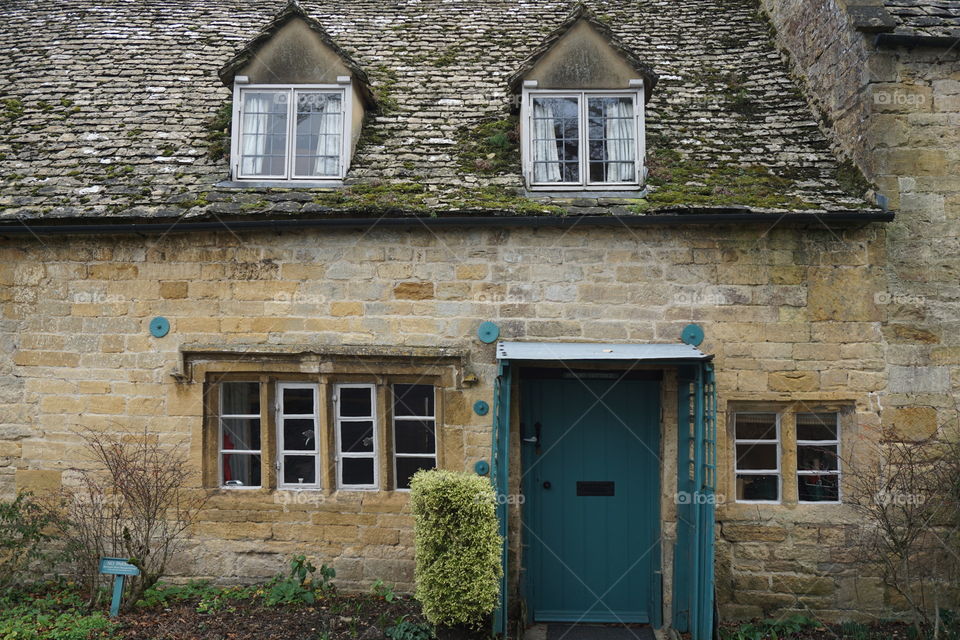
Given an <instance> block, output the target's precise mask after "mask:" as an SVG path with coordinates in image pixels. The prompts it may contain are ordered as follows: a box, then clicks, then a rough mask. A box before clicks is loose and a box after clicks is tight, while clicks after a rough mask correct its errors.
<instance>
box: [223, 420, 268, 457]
mask: <svg viewBox="0 0 960 640" xmlns="http://www.w3.org/2000/svg"><path fill="white" fill-rule="evenodd" d="M220 423H221V424H222V425H223V427H222V430H221V433H222V435H223V442H221V443H220V448H221V449H242V450H246V451H259V450H260V418H221V419H220Z"/></svg>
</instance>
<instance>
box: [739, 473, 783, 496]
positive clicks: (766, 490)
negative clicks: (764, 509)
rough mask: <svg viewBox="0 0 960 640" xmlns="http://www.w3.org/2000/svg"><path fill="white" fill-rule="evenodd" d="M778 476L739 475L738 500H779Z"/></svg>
mask: <svg viewBox="0 0 960 640" xmlns="http://www.w3.org/2000/svg"><path fill="white" fill-rule="evenodd" d="M779 499H780V482H779V478H778V476H775V475H767V476H737V500H773V501H776V500H779Z"/></svg>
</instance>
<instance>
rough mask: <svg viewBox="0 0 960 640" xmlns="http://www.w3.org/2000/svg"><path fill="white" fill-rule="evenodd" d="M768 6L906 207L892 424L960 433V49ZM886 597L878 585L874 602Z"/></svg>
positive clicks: (793, 51)
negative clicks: (902, 40) (879, 36)
mask: <svg viewBox="0 0 960 640" xmlns="http://www.w3.org/2000/svg"><path fill="white" fill-rule="evenodd" d="M762 4H763V8H764V10H765V11H766V13H767V14H768V16H769V18H770V20H771V22H772V24H773V26H774V27H775V29H776V40H777V43H778V44H779V45H780V46H781V47H782V49H783V50H784V51H785V52H786V53H787V54H788V55H789V57H790V60H791V63H792V69H793V71H794V73H795V74H796V75H797V76H799V77H801V78H802V80H803V84H804V85H805V87H806V89H807V93H808V97H809V99H810V101H811V103H812V104H813V105H814V106H815V107H816V108H817V109H818V110H819V113H820V114H821V116H822V122H823V124H824V126H825V128H826V129H827V130H828V131H829V133H830V134H831V135H832V137H833V140H834V144H835V146H837V147H838V148H839V149H842V150H843V151H845V152H846V153H848V154H850V156H851V157H852V158H853V159H854V160H855V161H856V163H857V165H859V166H860V167H861V168H862V169H863V171H864V173H865V175H866V177H867V179H868V180H870V181H871V182H873V183H875V185H876V187H877V188H878V192H879V193H880V194H882V195H883V196H886V198H887V199H888V201H889V204H890V207H891V208H893V209H895V210H896V211H897V218H896V220H895V221H894V222H893V223H891V224H890V225H889V226H888V229H887V230H888V233H887V236H886V240H885V241H886V243H887V257H888V261H887V263H886V265H885V267H884V270H883V276H882V277H883V280H884V281H885V286H884V292H883V294H882V300H878V302H882V303H883V304H881V305H880V307H879V308H880V310H881V313H882V319H883V325H882V334H883V335H882V340H880V341H879V342H880V343H881V344H882V345H883V359H884V361H885V372H886V377H887V380H888V386H887V387H886V388H882V389H878V391H877V400H878V402H879V404H880V405H881V406H882V411H881V414H880V415H881V423H882V426H883V428H884V430H885V432H886V434H887V435H888V437H891V438H899V439H906V440H923V439H925V438H950V437H957V435H958V433H960V431H958V428H957V421H958V413H957V409H958V398H960V335H958V331H957V329H958V327H960V306H958V300H960V281H958V279H957V274H958V273H960V252H958V250H957V249H958V246H960V225H958V219H960V126H958V125H960V51H958V48H957V47H953V48H951V49H947V48H942V47H941V48H923V47H918V48H909V49H908V48H902V47H901V48H878V47H877V46H875V40H874V36H873V35H872V34H865V33H861V32H859V31H856V30H854V28H853V26H852V20H851V18H850V13H849V9H848V7H847V6H846V5H852V4H859V5H872V4H877V5H879V4H881V3H873V2H857V3H853V2H845V1H844V0H817V1H816V2H812V3H807V2H805V3H795V2H789V1H786V0H763V2H762ZM786 529H787V531H786V533H785V534H784V535H787V536H788V538H787V539H789V535H791V534H790V528H789V526H788V527H787V528H786ZM878 592H879V587H876V588H874V587H871V588H870V590H869V593H872V594H873V595H871V596H870V598H871V599H878V598H879V595H878ZM891 597H892V596H890V594H887V600H888V602H889V601H890V599H891Z"/></svg>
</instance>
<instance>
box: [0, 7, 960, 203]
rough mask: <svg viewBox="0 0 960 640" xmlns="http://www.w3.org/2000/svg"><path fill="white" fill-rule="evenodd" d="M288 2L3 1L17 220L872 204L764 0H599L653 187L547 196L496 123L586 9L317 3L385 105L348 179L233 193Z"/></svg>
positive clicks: (8, 170)
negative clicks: (621, 53)
mask: <svg viewBox="0 0 960 640" xmlns="http://www.w3.org/2000/svg"><path fill="white" fill-rule="evenodd" d="M890 1H891V2H893V1H895V0H890ZM936 4H938V5H941V4H946V5H950V4H956V3H951V2H945V3H944V2H941V3H936ZM284 6H285V3H284V2H282V1H280V0H268V1H265V0H234V1H232V2H230V3H209V2H203V1H202V0H163V1H161V0H144V1H142V2H136V3H131V2H126V1H123V0H72V1H71V2H70V3H40V2H36V1H33V0H30V1H28V0H11V1H8V2H6V3H4V4H3V6H2V8H0V14H2V20H0V36H2V40H3V42H4V43H5V45H4V47H3V48H2V49H0V92H2V94H0V100H2V102H0V219H2V218H8V219H13V218H31V217H49V218H84V217H90V218H98V219H99V218H104V217H110V216H113V217H127V218H130V217H136V218H156V217H176V216H182V215H190V216H203V215H209V214H214V213H215V214H217V215H224V214H230V215H238V216H240V215H285V216H289V215H324V214H328V213H331V212H349V211H360V210H362V211H374V210H376V211H391V212H396V213H397V214H398V215H399V214H403V213H408V214H415V215H417V214H431V215H444V214H447V213H456V212H464V211H486V212H499V213H503V214H505V215H506V214H510V213H518V212H519V213H526V214H544V215H551V214H556V213H559V212H567V213H570V212H572V213H577V212H590V213H596V212H598V211H608V212H611V213H624V214H629V213H635V214H643V215H652V214H654V213H657V212H658V211H661V210H669V209H676V208H684V207H732V206H742V207H749V208H752V209H754V210H757V211H800V210H807V209H816V210H822V209H825V210H867V209H870V208H871V205H869V204H867V203H866V202H865V201H864V200H863V199H862V197H861V196H862V192H860V191H858V190H855V191H852V192H850V191H848V190H847V189H845V186H844V185H843V184H841V183H842V182H843V181H842V180H838V174H839V173H841V172H840V164H839V163H838V161H837V159H836V158H835V157H834V155H833V153H832V152H831V149H830V145H829V143H828V140H827V139H826V137H825V136H824V134H823V133H822V132H821V130H820V128H819V127H818V125H817V123H816V122H815V120H814V118H813V116H812V113H811V111H810V108H809V107H808V105H807V103H806V101H805V100H804V98H803V97H802V95H801V94H800V93H799V92H798V90H797V88H796V85H795V83H794V81H793V80H792V79H791V78H790V76H789V73H788V71H787V68H786V66H785V64H784V62H783V60H782V59H781V57H780V55H779V54H778V53H777V51H776V49H775V47H774V46H773V44H772V43H771V42H770V38H769V34H768V32H767V30H766V26H765V25H764V23H763V22H762V21H761V19H760V18H759V17H758V16H757V13H756V5H755V3H754V2H752V1H751V0H688V1H686V2H676V1H675V0H610V1H605V2H595V1H594V2H588V3H587V6H588V7H589V8H590V9H591V10H592V12H593V14H594V16H595V17H596V19H597V20H598V21H600V22H602V23H603V24H605V25H607V26H608V27H609V28H610V30H611V32H612V33H614V34H615V35H616V37H617V39H618V42H619V43H621V44H622V46H624V47H626V48H628V49H629V50H630V51H632V52H633V54H634V55H635V56H636V58H637V59H638V60H642V61H643V62H644V63H646V64H649V65H650V67H651V68H652V69H653V70H654V71H655V72H656V73H657V74H658V75H659V77H660V80H659V82H658V84H657V87H656V90H655V91H654V92H653V95H652V98H651V100H650V102H649V103H648V105H647V150H648V153H649V159H648V163H649V168H650V174H651V175H650V181H649V182H650V188H651V193H650V195H649V197H648V198H646V199H644V200H639V201H632V200H624V199H617V198H613V199H607V198H597V199H596V200H595V201H594V202H592V203H589V206H587V205H584V203H583V202H580V201H579V200H578V201H577V202H571V201H553V202H551V201H545V200H540V199H537V200H532V199H530V198H528V197H526V196H525V195H524V192H523V180H522V177H521V175H520V172H519V161H518V158H516V156H515V155H514V157H513V158H511V157H510V153H513V152H517V151H516V149H515V148H514V149H513V151H509V144H508V145H506V146H504V144H501V143H502V141H503V138H501V137H498V138H497V140H498V141H499V142H498V144H497V145H495V146H496V148H493V149H491V148H488V147H487V146H486V145H488V139H489V138H491V137H492V136H491V135H485V134H484V132H485V131H487V130H488V129H489V127H490V126H492V125H493V126H499V127H501V129H502V130H503V132H504V136H506V137H507V138H509V137H510V127H514V126H515V122H516V121H515V119H516V116H515V115H514V114H513V110H512V109H511V96H510V89H509V87H508V82H507V81H508V78H509V77H510V76H511V74H513V73H515V72H516V71H517V69H519V68H520V66H521V64H522V63H523V61H524V60H526V59H528V58H529V57H530V56H531V54H533V53H534V52H535V51H537V49H538V47H541V46H542V44H543V43H544V41H545V39H546V38H547V37H548V36H549V35H550V34H551V33H552V32H553V31H555V30H556V29H557V27H558V26H559V25H561V24H563V22H564V20H566V19H568V18H569V16H570V14H571V11H572V10H573V9H574V7H575V6H576V5H574V4H573V3H571V2H566V1H564V2H561V1H555V0H546V1H542V2H540V1H538V2H530V1H524V0H453V1H450V0H419V1H413V0H410V1H407V2H392V3H387V2H384V1H383V0H344V1H343V2H338V3H325V2H312V1H305V2H302V3H301V6H302V7H303V10H304V11H305V12H306V13H307V14H308V15H309V16H310V17H312V18H313V19H314V20H316V22H317V23H318V24H319V25H321V26H322V27H323V29H324V31H325V32H326V33H327V34H329V36H330V37H331V38H333V39H334V40H335V42H336V44H337V45H338V46H339V47H341V48H342V50H343V51H344V52H345V53H346V54H347V55H349V56H350V58H351V59H352V60H354V61H355V62H356V64H357V65H359V66H360V67H361V68H362V69H363V70H365V72H366V73H367V76H368V78H369V82H370V86H371V88H372V90H373V92H374V94H375V96H376V99H377V101H378V103H379V108H378V110H377V111H376V112H373V113H371V114H369V119H368V121H367V122H366V123H365V125H364V130H363V134H362V139H361V142H360V145H359V148H358V150H357V152H356V154H355V157H354V159H353V162H352V165H351V168H350V171H349V173H348V175H347V184H348V186H347V187H346V188H344V189H341V190H339V191H335V192H330V191H312V190H306V191H298V190H296V189H261V190H256V189H245V190H224V189H220V188H217V187H216V184H217V183H218V182H221V181H223V180H224V179H225V178H226V177H227V175H228V162H227V159H226V158H225V157H223V154H224V144H223V129H224V127H225V126H226V125H227V124H228V121H229V111H228V110H226V109H225V105H226V103H227V102H228V101H229V100H230V98H231V93H230V90H229V89H228V88H226V87H224V86H223V84H222V83H221V82H220V81H219V80H218V77H217V71H218V70H219V69H221V68H222V67H223V66H224V64H226V63H227V62H228V61H229V60H230V59H231V58H232V57H233V56H234V55H235V54H237V52H238V51H240V50H241V49H242V48H243V47H244V46H245V45H247V44H248V43H249V42H250V41H251V40H252V39H253V38H255V37H256V35H257V34H258V33H260V32H261V30H263V29H264V27H265V26H266V25H268V24H270V22H271V21H272V20H273V19H274V17H275V16H276V15H277V14H278V13H279V12H280V11H282V10H283V9H284ZM514 136H515V134H514ZM226 146H227V148H229V145H226ZM505 149H506V150H505ZM517 153H518V152H517ZM841 177H842V176H841ZM578 205H580V207H579V208H578Z"/></svg>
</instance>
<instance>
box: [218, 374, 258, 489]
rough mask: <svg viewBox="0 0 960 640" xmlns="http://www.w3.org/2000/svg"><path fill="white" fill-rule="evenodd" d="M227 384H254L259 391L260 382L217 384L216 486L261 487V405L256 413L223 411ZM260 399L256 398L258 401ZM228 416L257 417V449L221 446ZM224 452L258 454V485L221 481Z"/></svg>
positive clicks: (223, 487) (243, 381) (224, 487)
mask: <svg viewBox="0 0 960 640" xmlns="http://www.w3.org/2000/svg"><path fill="white" fill-rule="evenodd" d="M228 384H256V385H257V390H258V391H259V389H260V385H261V384H262V383H261V382H260V381H259V380H228V381H226V382H221V383H220V384H219V385H217V386H218V391H217V395H218V398H217V400H218V402H217V486H218V487H220V488H221V489H229V490H230V491H245V490H249V489H262V488H263V407H262V406H261V407H260V413H257V414H241V413H229V414H227V413H224V412H223V390H224V387H225V385H228ZM259 402H260V400H258V403H259ZM228 418H245V419H254V418H255V419H257V420H259V421H260V448H259V449H224V448H223V421H224V419H228ZM224 454H227V455H231V454H241V455H243V454H253V455H258V456H260V484H258V485H235V484H224V482H223V456H224Z"/></svg>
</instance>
